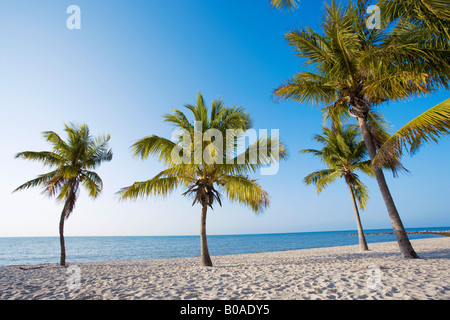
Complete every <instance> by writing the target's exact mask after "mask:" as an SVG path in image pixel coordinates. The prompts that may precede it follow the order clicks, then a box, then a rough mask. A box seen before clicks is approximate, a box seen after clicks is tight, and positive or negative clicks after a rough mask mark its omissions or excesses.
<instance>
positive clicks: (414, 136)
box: [373, 99, 450, 166]
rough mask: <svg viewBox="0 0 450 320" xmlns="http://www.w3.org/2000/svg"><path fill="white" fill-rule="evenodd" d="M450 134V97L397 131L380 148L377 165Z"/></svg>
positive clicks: (414, 150) (375, 160)
mask: <svg viewBox="0 0 450 320" xmlns="http://www.w3.org/2000/svg"><path fill="white" fill-rule="evenodd" d="M449 134H450V99H447V100H445V101H443V102H441V103H439V104H438V105H436V106H434V107H432V108H431V109H429V110H427V111H425V112H424V113H422V114H421V115H419V116H417V117H416V118H414V119H413V120H411V121H410V122H408V123H407V124H406V125H404V126H403V127H401V128H400V129H399V130H398V131H397V132H395V133H394V134H393V135H392V136H391V137H390V138H389V139H387V140H386V141H385V143H384V144H383V145H382V146H381V147H380V149H379V150H378V153H377V156H376V157H375V159H374V160H373V164H374V165H375V166H381V165H383V164H384V163H385V162H386V160H387V159H391V158H392V157H397V158H399V157H401V156H402V154H403V150H404V149H405V150H407V152H409V153H410V154H411V155H413V154H414V153H415V152H417V150H419V148H420V147H421V146H422V145H423V144H424V143H430V142H438V139H439V138H441V137H442V136H447V135H449Z"/></svg>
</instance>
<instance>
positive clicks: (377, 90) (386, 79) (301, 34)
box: [274, 1, 447, 258]
mask: <svg viewBox="0 0 450 320" xmlns="http://www.w3.org/2000/svg"><path fill="white" fill-rule="evenodd" d="M367 2H368V1H358V4H357V5H355V4H353V3H352V2H350V3H349V4H348V5H347V6H346V7H341V6H339V5H337V4H336V2H335V1H332V3H331V5H327V6H326V15H325V16H324V18H323V20H322V25H321V27H322V30H323V32H322V34H320V33H318V32H315V31H313V30H311V29H310V28H303V29H301V30H293V31H290V32H288V33H287V36H286V37H287V39H288V41H289V44H290V45H291V46H293V48H294V50H295V52H296V54H297V55H299V56H300V57H301V58H302V59H304V62H305V64H306V65H308V66H310V67H311V68H309V71H303V72H300V73H298V74H297V75H296V76H295V77H294V78H292V79H290V80H288V81H286V82H285V83H284V84H282V85H281V86H279V87H278V88H277V89H275V91H274V94H275V96H277V97H279V98H282V99H291V100H294V101H298V102H307V103H316V104H321V103H322V104H324V105H330V104H332V105H333V106H334V107H336V108H345V109H346V110H347V112H348V113H349V114H350V115H351V116H352V117H354V118H355V119H356V120H357V122H358V125H359V127H360V130H361V134H362V137H363V139H364V142H365V144H366V148H367V151H368V154H369V156H370V159H371V160H373V159H374V158H375V155H376V153H377V145H376V143H375V141H374V140H373V135H372V134H371V128H370V126H369V124H368V119H369V114H370V113H371V112H372V110H373V109H374V108H375V107H376V106H377V105H378V104H380V103H383V102H386V101H396V100H400V99H406V98H409V97H413V96H417V95H420V94H424V93H429V92H431V91H432V90H434V89H436V87H441V86H444V87H445V86H447V83H446V81H447V79H446V77H442V76H441V75H439V74H437V73H430V72H429V68H428V67H427V66H426V64H425V63H421V64H417V65H413V64H407V63H400V62H401V61H402V60H401V59H400V58H398V57H407V56H413V54H417V52H419V53H420V55H421V56H422V58H423V59H424V60H426V61H433V63H434V64H435V65H444V64H445V63H446V58H445V55H444V54H443V53H439V52H436V50H433V48H431V49H429V50H420V48H417V47H416V46H414V45H413V44H411V43H409V42H406V43H399V42H398V40H394V39H395V36H394V35H391V34H389V33H387V31H386V30H384V29H372V30H369V29H367V26H366V21H365V9H366V4H367ZM393 57H397V59H396V60H393V59H391V58H393ZM394 62H395V63H394ZM374 173H375V177H376V180H377V183H378V185H379V188H380V191H381V194H382V196H383V199H384V202H385V204H386V208H387V211H388V214H389V218H390V220H391V223H392V227H393V229H394V233H395V235H396V238H397V242H398V244H399V248H400V252H401V254H402V256H403V257H404V258H417V257H418V256H417V254H416V252H415V251H414V249H413V247H412V245H411V243H410V241H409V239H408V236H407V234H406V231H405V228H404V226H403V223H402V221H401V219H400V216H399V213H398V211H397V208H396V206H395V203H394V201H393V198H392V195H391V193H390V191H389V188H388V185H387V183H386V179H385V177H384V174H383V171H382V169H381V168H379V167H378V168H374Z"/></svg>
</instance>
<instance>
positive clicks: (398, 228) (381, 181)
mask: <svg viewBox="0 0 450 320" xmlns="http://www.w3.org/2000/svg"><path fill="white" fill-rule="evenodd" d="M358 124H359V127H360V129H361V134H362V137H363V139H364V142H365V144H366V148H367V152H368V153H369V156H370V160H373V159H374V158H375V155H376V149H375V145H374V143H373V140H372V137H371V135H370V132H369V128H368V126H367V122H366V119H365V118H362V117H358ZM374 172H375V177H376V179H377V183H378V187H379V188H380V191H381V195H382V196H383V199H384V203H385V204H386V208H387V211H388V214H389V218H390V220H391V224H392V227H393V229H394V233H395V236H396V238H397V243H398V246H399V248H400V252H401V254H402V257H403V258H405V259H408V258H409V259H411V258H418V255H417V253H416V252H415V251H414V249H413V247H412V245H411V242H410V241H409V239H408V235H407V234H406V230H405V228H404V226H403V223H402V220H401V219H400V215H399V214H398V211H397V208H396V207H395V203H394V200H393V199H392V196H391V193H390V191H389V188H388V185H387V183H386V179H385V177H384V174H383V170H382V169H381V168H375V169H374Z"/></svg>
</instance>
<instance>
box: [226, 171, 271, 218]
mask: <svg viewBox="0 0 450 320" xmlns="http://www.w3.org/2000/svg"><path fill="white" fill-rule="evenodd" d="M218 183H219V185H221V186H222V188H223V189H224V190H225V193H226V196H227V198H228V199H230V200H231V201H235V202H239V203H242V204H244V205H246V206H249V207H250V208H252V210H253V211H254V212H256V213H258V212H261V211H262V210H264V209H265V208H267V207H268V206H269V205H270V199H269V194H268V193H267V192H266V191H264V190H263V189H262V188H261V186H260V185H259V184H258V183H256V180H252V179H249V178H248V177H246V176H242V175H222V176H221V177H220V179H219V180H218Z"/></svg>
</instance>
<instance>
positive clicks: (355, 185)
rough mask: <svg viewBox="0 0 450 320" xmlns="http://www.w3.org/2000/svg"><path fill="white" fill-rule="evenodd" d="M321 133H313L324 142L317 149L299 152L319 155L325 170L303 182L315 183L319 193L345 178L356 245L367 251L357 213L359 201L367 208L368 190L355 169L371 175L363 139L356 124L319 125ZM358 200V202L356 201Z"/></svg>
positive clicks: (307, 183)
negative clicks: (354, 227) (355, 228)
mask: <svg viewBox="0 0 450 320" xmlns="http://www.w3.org/2000/svg"><path fill="white" fill-rule="evenodd" d="M322 130H323V133H322V134H318V135H315V136H314V140H315V141H317V142H318V143H321V144H322V145H323V148H322V149H320V150H316V149H303V150H301V151H300V152H302V153H309V154H312V155H313V156H315V157H317V158H319V159H320V160H321V161H322V162H323V163H325V165H326V166H327V169H323V170H317V171H315V172H313V173H311V174H309V175H307V176H306V177H305V179H304V182H305V183H306V185H311V184H312V185H315V186H316V187H317V193H321V192H322V191H323V190H324V188H326V187H327V186H328V185H329V184H330V183H332V182H334V181H336V180H337V179H338V178H344V179H345V182H346V184H347V186H348V189H349V191H350V196H351V199H352V204H353V210H354V213H355V219H356V225H357V228H358V237H359V247H360V250H361V251H366V250H369V248H368V246H367V242H366V239H365V237H364V230H363V227H362V224H361V219H360V216H359V210H358V204H359V206H360V208H361V209H366V203H367V201H368V199H369V194H368V190H367V187H366V185H365V184H363V183H362V182H361V180H360V179H359V177H358V175H357V174H356V173H355V172H356V171H360V172H363V173H365V174H367V175H369V176H374V173H373V170H372V168H371V161H370V160H368V158H367V150H366V146H365V144H364V141H362V140H361V139H360V136H359V132H358V129H357V127H355V126H354V125H345V126H341V125H336V124H335V127H334V129H330V128H327V127H323V128H322ZM357 202H358V204H357Z"/></svg>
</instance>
